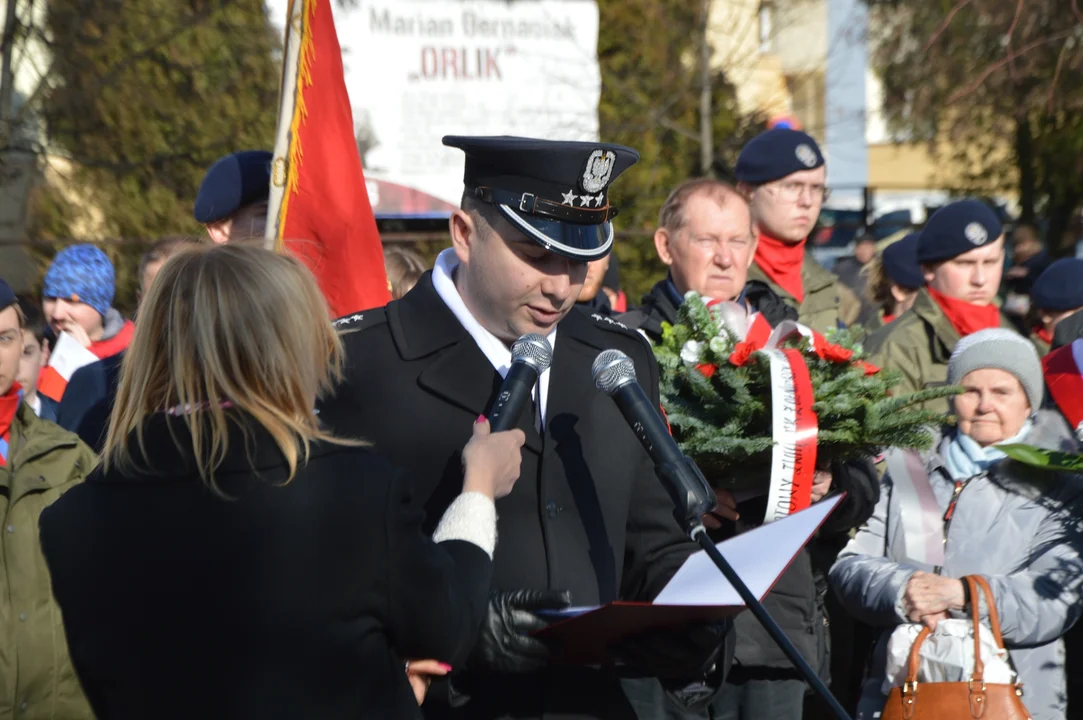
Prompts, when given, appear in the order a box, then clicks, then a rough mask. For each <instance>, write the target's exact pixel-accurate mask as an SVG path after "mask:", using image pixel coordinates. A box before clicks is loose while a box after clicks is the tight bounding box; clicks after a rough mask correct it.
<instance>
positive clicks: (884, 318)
mask: <svg viewBox="0 0 1083 720" xmlns="http://www.w3.org/2000/svg"><path fill="white" fill-rule="evenodd" d="M894 319H895V316H894V315H885V316H884V317H883V318H881V321H882V322H883V323H884V324H885V325H887V324H888V323H889V322H891V321H892V320H894Z"/></svg>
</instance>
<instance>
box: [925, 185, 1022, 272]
mask: <svg viewBox="0 0 1083 720" xmlns="http://www.w3.org/2000/svg"><path fill="white" fill-rule="evenodd" d="M1002 233H1003V230H1002V228H1001V227H1000V220H998V219H997V216H996V213H994V212H993V211H992V209H991V208H990V207H989V206H988V205H986V204H985V203H983V202H981V201H980V200H957V201H956V202H953V203H948V204H947V205H945V206H944V207H942V208H940V209H939V210H937V211H936V212H935V213H933V216H932V217H931V218H929V221H928V222H927V223H925V227H924V228H922V230H921V236H920V237H919V238H918V262H920V263H934V262H939V261H941V260H950V259H951V258H953V257H957V256H959V255H962V254H963V253H965V252H969V251H970V250H973V249H974V248H977V247H981V246H982V245H985V244H986V243H991V242H994V241H996V239H997V238H999V237H1000V236H1001V234H1002Z"/></svg>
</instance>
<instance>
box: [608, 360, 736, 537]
mask: <svg viewBox="0 0 1083 720" xmlns="http://www.w3.org/2000/svg"><path fill="white" fill-rule="evenodd" d="M591 372H592V374H593V375H594V384H595V385H597V386H598V389H599V390H601V391H602V392H604V393H605V394H606V395H609V396H611V397H612V398H613V401H614V402H615V403H617V407H618V408H619V409H620V412H621V414H622V415H624V419H625V420H627V421H628V424H629V425H631V426H632V431H633V432H635V434H636V437H637V438H639V442H641V443H643V447H644V448H645V449H646V450H647V454H649V455H650V456H651V460H653V461H654V471H655V473H656V474H657V475H658V477H659V479H661V481H662V484H663V485H664V486H665V488H666V490H667V491H668V492H669V495H670V497H671V498H673V503H674V505H675V506H676V511H675V513H674V514H675V515H676V517H677V520H678V522H680V523H681V525H682V526H683V527H685V528H687V529H689V530H691V529H692V528H693V527H695V526H697V525H699V523H700V517H702V516H703V515H705V514H707V513H709V512H711V511H712V510H714V509H715V508H716V507H718V498H717V497H715V494H714V490H712V489H711V486H710V485H708V484H707V480H706V479H704V477H703V473H701V472H700V471H699V468H698V467H696V464H695V463H694V462H692V459H691V458H690V457H688V456H687V455H685V454H684V453H682V452H681V449H680V448H679V447H677V443H676V442H675V441H674V440H673V436H672V435H670V434H669V429H668V428H667V427H666V424H665V422H664V421H663V420H662V416H661V414H660V412H659V409H658V408H656V407H655V406H654V404H653V403H652V402H651V400H650V398H649V397H647V393H645V392H644V391H643V388H642V387H641V386H640V384H639V383H638V382H636V369H635V364H633V363H632V360H631V358H629V357H628V356H627V355H625V354H624V353H622V352H621V351H620V350H603V351H602V352H600V353H599V354H598V357H597V358H595V360H594V365H593V367H592V368H591Z"/></svg>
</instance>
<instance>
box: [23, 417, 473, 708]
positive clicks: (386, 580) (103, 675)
mask: <svg viewBox="0 0 1083 720" xmlns="http://www.w3.org/2000/svg"><path fill="white" fill-rule="evenodd" d="M168 422H170V424H172V425H173V426H174V430H175V431H176V432H177V434H178V436H179V437H180V438H181V441H182V442H184V441H185V438H190V436H189V435H188V434H187V432H186V430H185V429H184V425H183V423H182V422H180V421H179V420H177V419H173V420H172V421H168ZM252 427H253V428H254V429H253V434H252V443H251V446H250V447H251V451H252V454H251V457H252V458H253V460H252V462H249V459H248V455H246V451H245V444H244V437H243V435H242V433H241V431H240V430H239V428H237V427H234V428H233V431H232V432H231V443H230V446H229V453H228V455H227V457H226V458H225V461H224V462H223V464H222V465H221V467H220V468H219V470H218V471H217V473H216V481H217V483H218V485H219V487H220V488H221V489H222V491H223V492H224V493H225V494H226V495H227V496H228V499H227V498H223V497H221V496H219V495H215V494H214V493H213V492H212V491H211V490H209V489H208V488H207V486H206V485H205V484H204V483H202V481H201V480H200V478H199V476H198V475H197V474H195V473H194V471H193V468H192V462H191V461H190V452H189V453H181V452H180V451H178V450H177V448H176V446H175V445H174V444H173V443H172V441H171V440H170V435H169V428H168V427H167V420H166V416H165V415H164V414H163V415H159V416H156V417H155V418H153V419H151V420H149V421H148V426H147V431H146V443H147V448H148V456H149V458H150V459H151V460H150V467H149V468H147V469H146V472H142V471H141V472H133V473H131V474H126V473H122V472H119V471H117V470H116V469H115V468H114V469H112V470H111V471H110V472H107V473H103V472H102V470H101V468H99V469H98V470H97V471H95V472H94V473H93V475H91V476H90V477H89V478H88V479H87V481H86V483H84V484H82V485H80V486H77V487H75V488H73V489H72V490H70V491H69V492H68V493H67V494H66V495H64V496H63V497H62V498H61V499H60V500H58V501H57V502H56V503H54V504H53V505H52V506H51V507H49V508H48V509H46V510H45V511H44V512H43V513H42V515H41V539H42V546H43V549H44V551H45V557H46V560H47V562H48V565H49V570H50V572H51V574H52V580H53V590H54V593H55V595H56V598H57V600H58V602H59V604H60V607H61V610H62V612H63V615H64V625H65V630H66V632H67V636H68V643H69V646H70V648H71V655H72V660H73V662H74V665H75V669H76V672H77V673H78V675H79V679H80V681H81V682H82V685H83V688H84V689H85V691H86V694H87V697H88V698H89V700H90V702H91V705H92V706H93V708H94V712H95V713H96V715H97V717H98V718H99V719H106V718H108V719H114V718H119V719H128V718H130V719H132V720H146V719H147V718H159V719H160V718H178V719H180V718H184V719H185V720H187V719H188V718H221V719H222V720H227V719H228V720H238V719H241V718H313V720H320V719H324V718H326V719H331V718H335V719H338V718H341V719H342V720H346V719H347V718H349V719H351V720H354V719H356V718H374V719H376V718H379V719H382V718H413V717H420V715H421V713H420V711H419V710H418V708H417V704H416V701H415V700H414V696H413V693H412V691H411V690H410V687H409V685H408V683H407V680H406V675H405V672H404V669H403V662H404V659H406V658H436V659H441V660H444V661H446V662H448V663H451V664H452V665H455V664H457V663H461V662H462V661H463V659H464V657H465V655H466V653H467V651H468V650H469V648H470V647H471V645H472V643H473V642H474V640H475V638H476V634H477V631H478V629H479V627H480V625H481V621H482V619H483V617H484V611H485V607H486V599H487V593H488V587H489V582H490V578H491V572H492V565H491V562H490V560H489V557H488V555H486V553H485V552H484V551H483V550H482V549H481V548H479V547H477V546H476V545H472V544H470V543H466V542H462V541H454V542H445V543H442V544H441V545H439V546H437V545H435V544H433V542H432V541H431V540H430V539H429V538H428V537H427V536H426V535H424V534H423V533H422V532H421V514H420V513H419V512H418V511H417V510H416V508H415V507H414V506H413V504H412V502H411V500H410V498H409V496H408V491H407V489H406V486H407V485H408V483H406V482H404V481H403V476H402V475H401V474H400V473H399V472H398V471H396V470H394V469H392V468H391V466H390V465H388V464H387V463H386V462H385V461H383V460H381V459H379V458H377V457H376V456H375V455H374V454H373V453H372V452H371V451H370V450H368V449H366V448H345V447H341V446H336V445H327V444H323V443H316V444H314V445H313V446H312V449H311V458H310V460H309V462H308V463H307V465H304V466H303V467H302V468H300V469H299V470H298V472H297V475H296V476H295V477H294V478H293V480H292V481H291V482H289V483H288V484H285V485H283V484H282V482H283V481H284V480H285V478H286V475H287V473H286V470H285V461H284V459H283V457H282V455H281V453H280V452H279V451H278V449H277V446H275V445H274V443H273V442H272V441H271V439H270V436H269V435H268V434H267V433H266V431H264V430H263V429H262V428H260V427H258V426H254V424H252ZM187 442H188V443H189V447H190V439H189V440H188V441H187ZM252 467H256V468H258V473H257V472H253V470H252Z"/></svg>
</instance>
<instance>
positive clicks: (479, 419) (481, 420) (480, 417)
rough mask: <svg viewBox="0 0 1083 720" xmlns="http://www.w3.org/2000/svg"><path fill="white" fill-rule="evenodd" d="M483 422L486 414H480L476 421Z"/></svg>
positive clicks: (476, 422) (475, 422)
mask: <svg viewBox="0 0 1083 720" xmlns="http://www.w3.org/2000/svg"><path fill="white" fill-rule="evenodd" d="M483 422H485V416H484V415H478V419H477V420H475V421H474V424H475V425H477V424H478V423H483Z"/></svg>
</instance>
